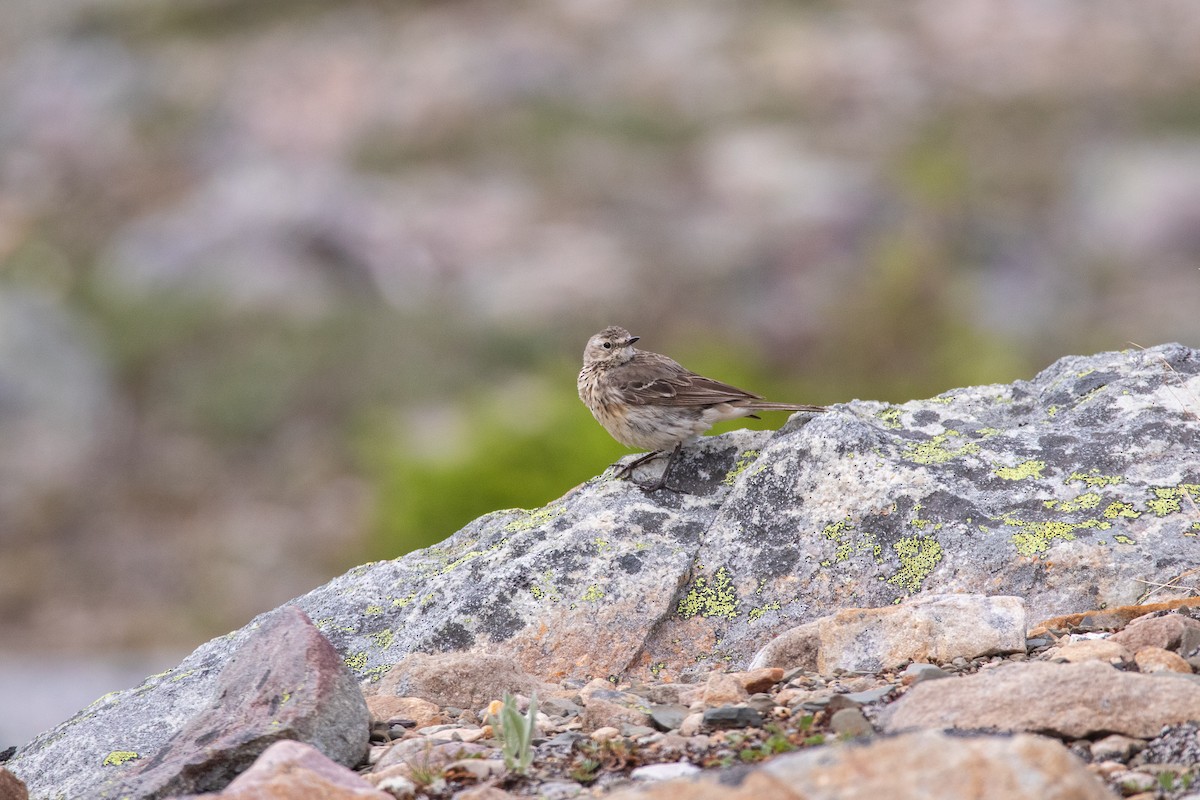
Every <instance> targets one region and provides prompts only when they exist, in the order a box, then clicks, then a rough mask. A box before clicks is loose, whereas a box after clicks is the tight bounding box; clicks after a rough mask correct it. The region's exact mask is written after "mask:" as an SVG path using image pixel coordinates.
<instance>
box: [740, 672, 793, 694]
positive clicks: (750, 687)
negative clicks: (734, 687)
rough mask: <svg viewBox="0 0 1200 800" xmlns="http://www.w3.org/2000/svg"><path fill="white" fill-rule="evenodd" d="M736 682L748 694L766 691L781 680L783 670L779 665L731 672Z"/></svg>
mask: <svg viewBox="0 0 1200 800" xmlns="http://www.w3.org/2000/svg"><path fill="white" fill-rule="evenodd" d="M731 674H732V676H733V677H734V678H736V679H737V681H738V683H740V684H741V685H742V688H743V689H745V690H746V691H747V692H749V693H750V694H755V693H757V692H768V691H770V690H771V688H772V687H774V686H775V684H777V683H779V682H780V681H781V680H783V670H782V669H780V668H779V667H767V668H764V669H752V670H748V671H746V672H734V673H731Z"/></svg>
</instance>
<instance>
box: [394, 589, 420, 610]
mask: <svg viewBox="0 0 1200 800" xmlns="http://www.w3.org/2000/svg"><path fill="white" fill-rule="evenodd" d="M416 599H417V593H416V592H413V593H412V594H409V595H405V596H404V597H393V598H392V606H393V607H395V608H404V607H405V606H406V605H408V604H409V603H411V602H412V601H414V600H416Z"/></svg>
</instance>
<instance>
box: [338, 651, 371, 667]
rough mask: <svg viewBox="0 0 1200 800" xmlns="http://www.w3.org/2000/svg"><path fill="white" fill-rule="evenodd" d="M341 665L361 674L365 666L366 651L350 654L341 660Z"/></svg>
mask: <svg viewBox="0 0 1200 800" xmlns="http://www.w3.org/2000/svg"><path fill="white" fill-rule="evenodd" d="M343 663H345V665H346V666H347V667H349V668H350V669H352V670H354V671H355V672H362V671H363V669H365V668H366V666H367V654H366V651H361V650H360V651H359V652H357V653H351V654H350V655H348V656H346V657H345V658H344V659H343Z"/></svg>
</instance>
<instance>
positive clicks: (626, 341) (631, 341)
mask: <svg viewBox="0 0 1200 800" xmlns="http://www.w3.org/2000/svg"><path fill="white" fill-rule="evenodd" d="M640 338H642V337H640V336H630V337H629V338H628V339H626V340H625V344H633V343H634V342H636V341H637V340H638V339H640Z"/></svg>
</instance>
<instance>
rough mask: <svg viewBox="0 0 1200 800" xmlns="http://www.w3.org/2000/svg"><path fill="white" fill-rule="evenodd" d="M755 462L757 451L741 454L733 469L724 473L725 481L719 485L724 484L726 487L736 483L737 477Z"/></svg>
mask: <svg viewBox="0 0 1200 800" xmlns="http://www.w3.org/2000/svg"><path fill="white" fill-rule="evenodd" d="M757 460H758V451H757V450H747V451H746V452H744V453H742V454H741V455H740V456H738V460H737V463H736V464H734V465H733V469H731V470H729V472H727V473H725V480H723V481H721V483H723V484H725V485H726V486H733V484H734V483H735V482H736V481H737V479H738V476H739V475H741V474H742V473H743V472H745V471H746V468H747V467H749V466H750V465H751V464H753V463H754V462H755V461H757Z"/></svg>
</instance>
